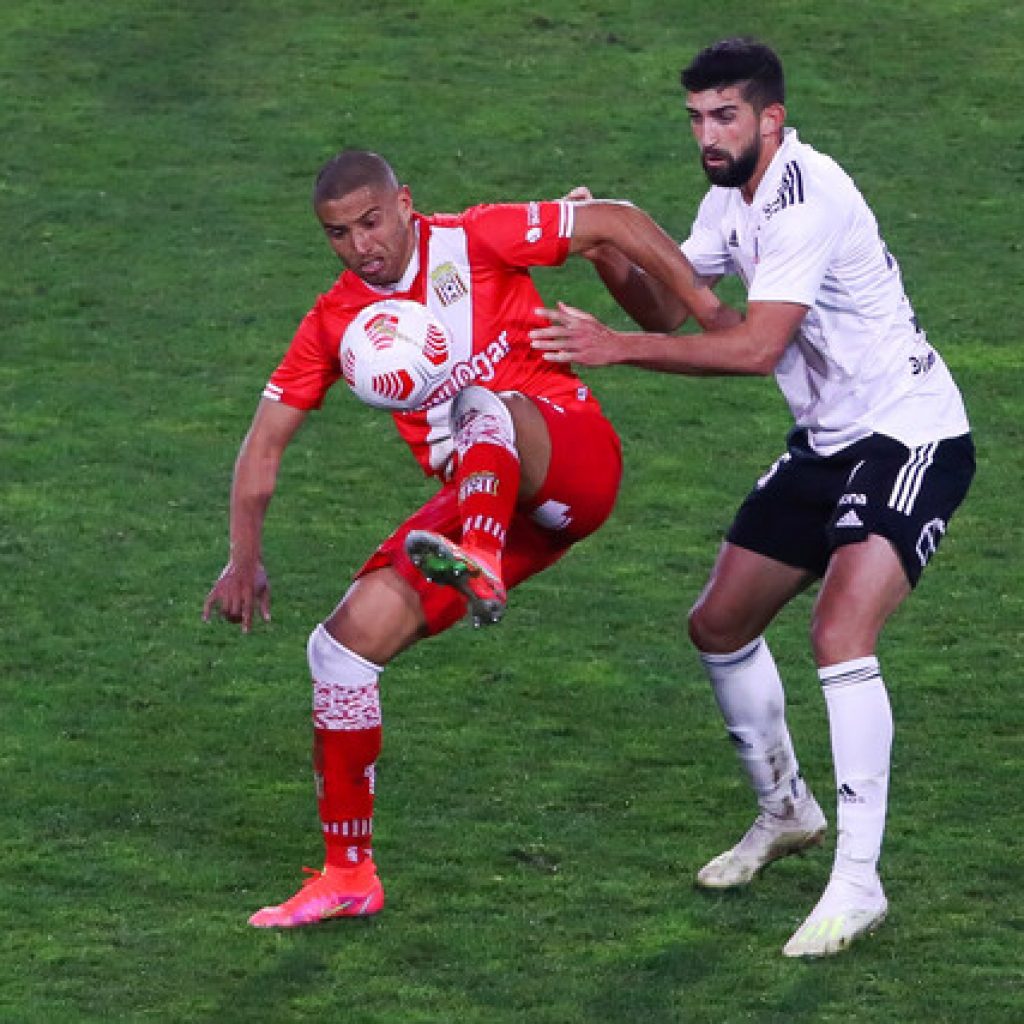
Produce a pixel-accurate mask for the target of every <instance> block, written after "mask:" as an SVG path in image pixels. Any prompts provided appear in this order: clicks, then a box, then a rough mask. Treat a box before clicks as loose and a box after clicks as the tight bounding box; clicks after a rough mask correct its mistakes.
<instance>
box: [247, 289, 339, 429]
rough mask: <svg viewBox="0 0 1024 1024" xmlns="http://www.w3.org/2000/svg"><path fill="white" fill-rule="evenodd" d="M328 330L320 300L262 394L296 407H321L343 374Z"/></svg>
mask: <svg viewBox="0 0 1024 1024" xmlns="http://www.w3.org/2000/svg"><path fill="white" fill-rule="evenodd" d="M327 334H328V331H327V329H326V326H325V323H324V317H323V310H322V301H321V302H318V303H317V304H316V305H315V306H314V307H313V309H311V310H310V311H309V313H307V314H306V316H305V317H304V318H303V321H302V323H301V324H299V329H298V330H297V331H296V332H295V336H294V337H293V338H292V342H291V344H290V345H289V346H288V351H287V352H285V354H284V358H283V359H282V360H281V362H280V363H279V364H278V367H277V369H276V370H274V372H273V373H272V374H271V375H270V380H269V381H268V382H267V386H266V387H265V388H264V389H263V397H264V398H269V399H271V401H274V402H282V403H283V404H284V405H290V406H292V407H293V408H296V409H319V408H320V406H321V405H322V404H323V401H324V397H325V396H326V394H327V391H328V389H329V388H330V387H331V385H332V384H334V382H335V381H337V379H338V378H339V377H340V376H341V366H340V364H339V362H338V356H337V352H336V351H335V348H336V346H332V345H330V344H329V341H328V338H327ZM339 337H340V334H339Z"/></svg>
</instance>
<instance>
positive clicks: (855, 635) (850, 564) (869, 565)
mask: <svg viewBox="0 0 1024 1024" xmlns="http://www.w3.org/2000/svg"><path fill="white" fill-rule="evenodd" d="M909 594H910V582H909V580H908V579H907V574H906V572H905V571H904V568H903V563H902V561H901V559H900V556H899V554H898V553H897V551H896V549H895V547H894V546H893V543H892V542H891V541H890V540H889V539H888V538H886V537H882V536H879V535H878V534H871V535H870V536H868V537H866V538H865V539H864V540H863V541H860V542H859V543H856V544H844V545H843V546H842V547H839V548H837V549H836V551H835V552H834V553H833V555H832V558H831V560H830V561H829V567H828V571H827V572H826V573H825V578H824V580H822V584H821V590H820V591H819V593H818V597H817V600H816V601H815V603H814V614H813V617H812V620H811V644H812V647H813V648H814V656H815V660H816V661H817V663H818V665H819V666H821V667H824V666H828V665H836V664H839V663H840V662H843V661H849V660H850V659H852V658H865V657H868V656H869V655H871V654H873V653H874V651H875V646H876V644H877V641H878V636H879V634H880V633H881V631H882V628H883V626H884V625H885V623H886V622H887V621H888V619H889V617H890V616H891V615H892V614H893V612H895V611H896V609H897V608H898V607H899V606H900V604H902V602H903V601H904V600H905V599H906V597H907V596H908V595H909Z"/></svg>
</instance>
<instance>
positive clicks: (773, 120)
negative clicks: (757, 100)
mask: <svg viewBox="0 0 1024 1024" xmlns="http://www.w3.org/2000/svg"><path fill="white" fill-rule="evenodd" d="M785 124H786V108H785V107H784V106H783V105H782V104H781V103H769V104H768V106H766V107H765V108H764V110H762V111H761V118H760V129H761V135H762V137H767V138H778V137H780V136H781V134H782V129H783V127H784V126H785Z"/></svg>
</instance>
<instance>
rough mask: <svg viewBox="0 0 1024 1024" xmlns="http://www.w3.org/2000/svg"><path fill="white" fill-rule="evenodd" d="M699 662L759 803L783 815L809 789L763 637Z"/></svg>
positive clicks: (780, 690) (702, 658)
mask: <svg viewBox="0 0 1024 1024" xmlns="http://www.w3.org/2000/svg"><path fill="white" fill-rule="evenodd" d="M700 660H701V661H702V662H703V664H704V669H705V671H706V672H707V674H708V679H709V680H710V681H711V688H712V690H713V691H714V694H715V700H716V701H717V702H718V707H719V710H720V711H721V712H722V718H723V719H724V720H725V728H726V729H727V730H728V733H729V737H730V739H731V740H732V742H733V746H734V747H735V749H736V753H737V754H738V756H739V759H740V762H741V763H742V765H743V767H744V769H745V770H746V772H747V776H748V778H749V779H750V784H751V785H752V786H753V787H754V792H755V793H756V794H757V802H758V804H759V805H760V806H761V807H762V808H764V809H765V810H767V811H770V812H772V813H773V814H777V815H779V816H783V815H785V814H786V812H787V810H788V809H789V808H790V807H791V806H792V802H793V800H798V799H801V798H802V797H803V796H804V795H805V794H806V792H807V789H806V787H805V786H804V782H803V779H802V778H801V777H800V766H799V765H798V764H797V760H796V754H795V753H794V752H793V742H792V740H791V739H790V736H789V730H788V729H787V728H786V696H785V693H784V692H783V689H782V680H781V679H780V678H779V671H778V669H777V668H776V667H775V659H774V658H773V657H772V654H771V651H769V650H768V644H767V643H766V642H765V640H764V637H758V638H757V639H756V640H754V641H752V642H751V643H749V644H747V645H746V647H743V648H741V649H740V650H738V651H734V652H733V653H732V654H705V653H704V652H701V654H700Z"/></svg>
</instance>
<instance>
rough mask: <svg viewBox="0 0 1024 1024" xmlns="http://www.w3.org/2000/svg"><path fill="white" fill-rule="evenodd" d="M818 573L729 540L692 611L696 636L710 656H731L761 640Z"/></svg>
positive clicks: (691, 622)
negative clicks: (751, 643) (759, 638)
mask: <svg viewBox="0 0 1024 1024" xmlns="http://www.w3.org/2000/svg"><path fill="white" fill-rule="evenodd" d="M814 579H815V575H814V573H812V572H810V571H809V570H807V569H803V568H800V567H797V566H793V565H787V564H786V563H784V562H779V561H777V560H776V559H774V558H769V557H768V556H767V555H762V554H759V553H758V552H756V551H751V550H749V549H748V548H743V547H740V546H738V545H736V544H732V543H730V542H728V541H726V542H725V543H724V544H723V545H722V547H721V548H720V550H719V552H718V557H717V559H716V560H715V564H714V567H713V568H712V570H711V575H710V577H709V579H708V582H707V585H706V586H705V587H704V590H703V591H702V592H701V594H700V596H699V597H698V598H697V601H696V603H695V604H694V606H693V608H692V609H691V610H690V615H689V629H690V638H691V639H692V640H693V642H694V644H695V645H696V647H697V649H698V650H701V651H704V652H705V653H707V654H728V653H730V652H732V651H736V650H739V649H740V648H741V647H743V646H744V645H745V644H748V643H750V641H751V640H754V639H756V638H757V637H759V636H760V635H761V634H762V633H763V632H764V630H765V629H766V628H767V626H768V624H769V623H770V622H771V621H772V619H774V618H775V616H776V615H777V614H778V613H779V610H780V609H781V608H782V607H783V606H784V605H785V604H787V603H788V602H789V601H791V600H792V599H793V598H794V597H795V596H796V595H797V594H799V593H800V592H801V591H802V590H804V589H805V588H806V587H807V586H808V585H809V584H810V583H811V582H812V581H813V580H814Z"/></svg>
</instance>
